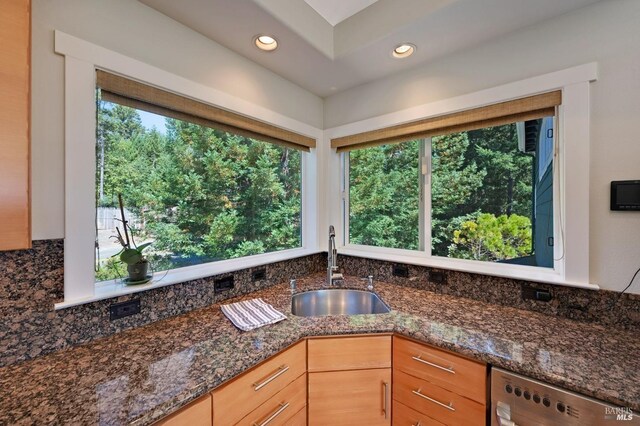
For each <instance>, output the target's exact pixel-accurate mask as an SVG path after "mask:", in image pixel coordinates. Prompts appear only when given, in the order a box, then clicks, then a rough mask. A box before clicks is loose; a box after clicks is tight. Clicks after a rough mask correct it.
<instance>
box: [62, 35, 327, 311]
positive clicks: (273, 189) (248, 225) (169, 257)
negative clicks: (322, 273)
mask: <svg viewBox="0 0 640 426" xmlns="http://www.w3.org/2000/svg"><path fill="white" fill-rule="evenodd" d="M56 51H57V52H58V53H61V54H64V56H65V68H64V69H65V96H64V106H65V206H66V207H65V241H64V301H60V302H58V303H56V305H55V307H56V309H63V308H67V307H71V306H75V305H79V304H83V303H89V302H93V301H96V300H102V299H107V298H113V297H117V296H121V295H125V294H132V293H137V292H141V291H146V290H150V289H154V288H158V287H164V286H169V285H173V284H177V283H185V282H192V283H195V282H196V281H194V280H198V279H200V278H205V277H211V276H215V275H219V274H225V273H230V272H233V271H237V270H240V269H247V268H252V267H257V266H261V265H266V264H270V263H274V262H279V261H283V260H287V259H293V258H297V257H300V256H307V255H310V254H314V253H318V252H319V251H320V250H319V247H318V242H317V235H316V229H315V228H314V227H313V224H314V223H316V222H317V214H316V209H317V200H318V188H317V185H316V184H315V175H316V173H317V167H316V163H317V150H316V140H317V139H318V138H320V137H322V130H320V129H318V128H315V127H313V126H309V125H308V124H305V123H303V122H300V121H297V120H295V119H292V118H289V117H286V116H283V115H281V114H279V113H277V112H276V111H272V110H269V109H267V108H264V107H262V106H259V105H257V104H253V103H251V102H247V101H246V100H243V99H240V98H237V97H235V96H232V95H229V94H227V93H224V92H221V91H219V90H217V89H214V88H211V87H209V86H206V85H202V84H199V83H196V82H193V81H189V80H187V79H184V78H182V77H180V76H177V75H175V74H171V73H169V72H166V71H163V70H160V69H158V68H155V67H153V66H150V65H147V64H144V63H141V62H139V61H136V60H133V59H131V58H127V57H125V56H122V55H119V54H118V53H116V52H112V51H109V50H107V49H104V48H102V47H100V46H96V45H92V44H90V43H86V42H83V41H81V40H78V39H75V38H73V37H70V36H67V35H65V34H62V33H59V32H56ZM97 92H98V93H97ZM240 112H242V113H240ZM102 120H104V121H102ZM101 138H104V139H101ZM223 147H224V148H225V149H223ZM103 148H104V153H102V149H103ZM226 148H229V149H226ZM230 163H234V165H233V166H234V167H231V165H230ZM230 168H231V170H232V172H233V173H235V174H234V175H233V176H231V177H232V178H233V179H231V177H230V176H229V173H230ZM101 175H102V177H101ZM240 191H243V192H244V191H249V192H251V197H250V198H251V199H250V200H249V199H248V198H247V197H244V198H242V197H241V195H248V194H244V193H243V194H240ZM117 193H122V195H123V201H124V207H125V216H127V218H128V220H130V221H131V223H132V225H133V227H134V234H135V235H134V238H136V240H135V241H136V243H138V244H142V243H144V242H152V245H151V246H149V247H148V248H146V249H145V253H144V254H145V255H150V256H152V259H153V260H154V262H153V264H152V265H151V267H152V271H149V272H153V273H154V275H153V279H152V280H151V281H150V282H148V283H146V284H142V285H131V286H128V285H125V283H124V280H121V279H120V277H126V276H123V275H122V272H123V271H122V270H114V268H110V267H108V266H107V265H106V263H107V262H109V260H113V259H111V256H112V254H113V252H111V253H109V252H108V250H105V249H108V248H109V247H108V244H109V243H110V242H109V243H105V240H107V239H108V237H109V236H110V235H111V234H110V232H108V231H107V232H102V235H98V236H96V228H101V227H104V226H113V223H110V224H109V223H106V222H110V221H111V222H113V220H114V219H116V218H119V215H118V214H117V213H115V212H114V208H115V205H117V202H116V199H117ZM216 220H218V221H216ZM263 220H266V221H269V222H270V223H273V224H276V226H277V228H274V229H270V230H269V231H267V230H265V229H264V227H260V226H256V223H257V222H259V221H263ZM279 225H282V226H279ZM205 230H206V231H208V232H205ZM103 231H106V230H103ZM195 231H197V232H198V233H196V232H195ZM271 231H277V232H271ZM192 232H193V233H194V234H196V236H195V237H194V238H191V237H192V235H191V234H192ZM267 232H268V235H267ZM96 237H98V238H96ZM100 238H102V239H100ZM96 239H97V240H98V243H99V247H100V257H99V258H97V256H96V255H97V250H96ZM112 248H113V247H112ZM98 264H99V266H100V268H99V270H98V271H96V269H98V268H97V266H98ZM101 274H102V275H101ZM114 278H115V279H114Z"/></svg>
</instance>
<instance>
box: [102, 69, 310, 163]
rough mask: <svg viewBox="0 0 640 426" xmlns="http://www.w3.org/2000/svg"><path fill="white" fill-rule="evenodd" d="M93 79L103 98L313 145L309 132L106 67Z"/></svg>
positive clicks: (273, 139)
mask: <svg viewBox="0 0 640 426" xmlns="http://www.w3.org/2000/svg"><path fill="white" fill-rule="evenodd" d="M96 82H97V86H98V87H99V88H100V92H101V97H102V99H103V100H105V101H109V102H115V103H118V104H121V105H125V106H128V107H132V108H136V109H140V110H143V111H147V112H151V113H154V114H159V115H163V116H165V117H169V118H174V119H177V120H182V121H187V122H189V123H193V124H197V125H200V126H205V127H210V128H213V129H217V130H222V131H225V132H229V133H234V134H237V135H240V136H244V137H247V138H252V139H257V140H261V141H264V142H269V143H273V144H277V145H282V146H286V147H288V148H294V149H298V150H302V151H309V150H310V148H315V147H316V140H315V139H313V138H310V137H308V136H304V135H300V134H298V133H295V132H292V131H290V130H286V129H282V128H280V127H276V126H274V125H271V124H267V123H264V122H261V121H258V120H254V119H252V118H248V117H245V116H243V115H240V114H236V113H233V112H230V111H226V110H223V109H221V108H217V107H214V106H212V105H209V104H206V103H204V102H199V101H196V100H194V99H190V98H186V97H184V96H181V95H177V94H175V93H171V92H168V91H166V90H162V89H158V88H157V87H152V86H149V85H146V84H143V83H140V82H137V81H133V80H129V79H128V78H124V77H121V76H118V75H115V74H111V73H108V72H106V71H102V70H97V71H96Z"/></svg>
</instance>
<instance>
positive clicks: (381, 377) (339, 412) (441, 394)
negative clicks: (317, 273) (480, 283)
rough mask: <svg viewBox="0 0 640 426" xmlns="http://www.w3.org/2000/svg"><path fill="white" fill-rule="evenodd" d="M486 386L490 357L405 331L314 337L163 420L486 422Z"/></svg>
mask: <svg viewBox="0 0 640 426" xmlns="http://www.w3.org/2000/svg"><path fill="white" fill-rule="evenodd" d="M392 376H393V379H392ZM392 380H393V385H392ZM487 386H488V370H487V365H486V364H483V363H480V362H476V361H473V360H470V359H467V358H464V357H461V356H458V355H456V354H453V353H451V352H447V351H443V350H441V349H436V348H434V347H431V346H428V345H424V344H422V343H419V342H415V341H413V340H409V339H407V338H403V337H398V336H392V335H391V334H383V335H381V334H376V335H368V336H362V335H360V336H331V337H313V338H307V339H304V340H302V341H301V342H298V343H296V344H294V345H293V346H290V347H289V348H288V349H285V350H284V351H282V352H280V353H279V354H277V355H274V356H273V357H271V358H269V359H267V360H265V361H263V362H262V363H261V364H259V365H257V366H256V367H253V368H252V369H250V370H248V371H246V372H245V373H243V374H241V375H240V376H238V377H236V378H234V379H232V380H230V381H228V382H226V383H224V384H223V385H221V386H219V387H218V388H216V389H214V390H213V392H212V393H211V394H208V395H206V396H204V397H202V398H201V399H198V400H196V401H195V402H192V403H191V404H189V405H187V406H186V407H185V408H182V409H180V410H178V411H176V412H175V413H174V414H171V415H169V416H168V417H166V418H164V419H163V420H161V421H160V422H158V423H157V424H160V425H167V426H182V425H184V426H206V425H211V424H212V423H213V425H214V426H225V425H251V426H267V425H268V426H276V425H288V426H304V425H307V424H308V425H311V426H314V425H318V426H341V425H345V426H347V425H355V424H359V425H367V426H376V425H381V426H382V425H391V424H393V425H397V426H416V425H420V426H429V425H434V426H442V425H486V424H488V423H487V420H488V416H487V407H488V406H489V405H488V403H487V395H488V392H487Z"/></svg>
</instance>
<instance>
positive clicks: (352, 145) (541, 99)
mask: <svg viewBox="0 0 640 426" xmlns="http://www.w3.org/2000/svg"><path fill="white" fill-rule="evenodd" d="M561 103H562V92H561V91H559V90H558V91H555V92H549V93H544V94H541V95H535V96H530V97H527V98H521V99H516V100H513V101H508V102H502V103H499V104H494V105H489V106H485V107H481V108H474V109H471V110H467V111H462V112H456V113H453V114H448V115H443V116H440V117H433V118H427V119H424V120H419V121H414V122H411V123H406V124H399V125H397V126H392V127H387V128H384V129H378V130H372V131H369V132H364V133H358V134H355V135H350V136H343V137H340V138H335V139H331V147H332V148H337V151H338V152H343V151H352V150H354V149H362V148H369V147H372V146H378V145H386V144H391V143H400V142H405V141H409V140H414V139H422V138H429V137H433V136H442V135H448V134H451V133H458V132H465V131H468V130H476V129H482V128H485V127H493V126H501V125H504V124H510V123H516V122H518V121H527V120H535V119H538V118H542V117H548V116H552V115H555V113H556V107H557V106H558V105H560V104H561Z"/></svg>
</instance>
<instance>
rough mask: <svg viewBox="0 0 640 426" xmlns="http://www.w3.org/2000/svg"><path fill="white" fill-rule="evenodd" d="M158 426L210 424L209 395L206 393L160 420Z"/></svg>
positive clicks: (209, 425)
mask: <svg viewBox="0 0 640 426" xmlns="http://www.w3.org/2000/svg"><path fill="white" fill-rule="evenodd" d="M156 424H157V425H160V426H211V424H212V419H211V395H210V394H207V395H205V396H203V397H202V398H199V399H197V400H195V401H194V402H192V403H190V404H189V405H187V406H186V407H183V408H181V409H179V410H178V411H176V412H175V413H173V414H170V415H169V416H167V417H165V418H164V419H162V420H160V421H159V422H158V423H156Z"/></svg>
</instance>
